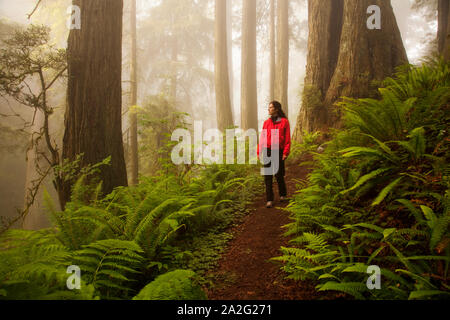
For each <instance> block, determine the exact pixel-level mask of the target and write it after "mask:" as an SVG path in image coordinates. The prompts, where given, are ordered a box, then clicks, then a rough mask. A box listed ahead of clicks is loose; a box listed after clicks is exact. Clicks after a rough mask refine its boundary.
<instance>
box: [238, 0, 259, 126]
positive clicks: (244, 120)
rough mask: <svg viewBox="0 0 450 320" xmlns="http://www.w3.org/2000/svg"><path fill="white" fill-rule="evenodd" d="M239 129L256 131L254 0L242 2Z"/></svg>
mask: <svg viewBox="0 0 450 320" xmlns="http://www.w3.org/2000/svg"><path fill="white" fill-rule="evenodd" d="M241 70H242V71H241V75H242V80H241V128H242V129H243V130H248V129H255V130H256V131H258V109H257V105H258V103H257V91H256V90H257V89H256V0H243V9H242V59H241Z"/></svg>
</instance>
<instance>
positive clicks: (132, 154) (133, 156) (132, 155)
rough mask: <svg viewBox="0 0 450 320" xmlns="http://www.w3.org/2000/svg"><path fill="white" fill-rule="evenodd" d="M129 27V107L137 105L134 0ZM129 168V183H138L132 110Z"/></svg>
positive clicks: (136, 139) (135, 129)
mask: <svg viewBox="0 0 450 320" xmlns="http://www.w3.org/2000/svg"><path fill="white" fill-rule="evenodd" d="M130 29H131V52H130V53H131V61H130V62H131V63H130V87H131V93H130V104H129V106H130V107H131V109H132V108H133V107H134V106H136V105H137V49H136V44H137V39H136V0H131V10H130ZM129 117H130V164H131V165H130V168H131V170H130V171H131V184H132V185H137V184H138V174H139V157H138V128H137V115H136V113H135V112H133V110H131V112H130V115H129Z"/></svg>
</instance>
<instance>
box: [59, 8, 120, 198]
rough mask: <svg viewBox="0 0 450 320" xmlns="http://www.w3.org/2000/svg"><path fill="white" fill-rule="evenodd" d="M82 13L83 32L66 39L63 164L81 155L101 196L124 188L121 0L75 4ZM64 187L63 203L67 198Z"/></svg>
mask: <svg viewBox="0 0 450 320" xmlns="http://www.w3.org/2000/svg"><path fill="white" fill-rule="evenodd" d="M73 4H74V5H77V6H78V7H79V8H80V9H81V29H79V30H77V29H73V30H71V31H70V34H69V39H68V47H67V54H68V76H69V80H68V90H67V101H68V104H67V110H66V117H65V127H66V130H65V132H64V139H63V159H69V160H70V161H73V160H75V159H76V156H77V155H79V154H84V155H83V158H82V162H81V165H82V166H85V165H88V164H95V163H98V162H101V161H102V160H104V159H105V158H107V157H109V156H111V164H110V165H109V166H102V167H101V172H100V178H101V180H102V181H103V191H104V193H110V192H111V191H112V190H113V189H114V187H117V186H126V185H127V172H126V168H125V159H124V151H123V142H122V121H121V117H122V115H121V105H122V88H121V77H122V76H121V70H122V14H123V1H122V0H95V1H90V0H73ZM70 187H71V186H70V185H69V184H66V185H65V187H64V192H63V193H64V200H65V201H68V200H69V198H70V192H71V190H70Z"/></svg>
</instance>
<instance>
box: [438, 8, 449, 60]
mask: <svg viewBox="0 0 450 320" xmlns="http://www.w3.org/2000/svg"><path fill="white" fill-rule="evenodd" d="M449 19H450V2H449V0H439V2H438V46H439V53H440V54H442V55H443V56H444V57H445V59H447V60H450V23H449V22H448V21H449Z"/></svg>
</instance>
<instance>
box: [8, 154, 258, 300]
mask: <svg viewBox="0 0 450 320" xmlns="http://www.w3.org/2000/svg"><path fill="white" fill-rule="evenodd" d="M107 163H108V159H106V160H105V161H104V162H102V163H99V164H96V165H93V166H90V167H89V168H87V169H86V170H84V171H82V172H78V171H77V169H76V168H77V163H76V162H75V163H66V164H64V165H63V166H61V168H60V170H62V171H64V172H66V173H67V175H66V176H67V177H69V178H70V177H71V178H72V179H75V178H76V179H77V182H76V183H75V184H74V185H73V187H72V196H71V202H69V203H67V205H66V208H65V210H64V211H63V212H60V211H58V210H56V209H55V206H54V205H53V202H52V200H51V199H50V197H49V195H48V194H47V193H45V202H46V206H47V212H48V213H49V214H50V216H51V219H52V221H53V223H54V227H53V228H51V229H48V230H42V231H36V232H27V231H22V230H10V231H8V233H6V234H5V235H3V236H2V238H1V239H0V244H1V247H0V256H1V258H2V259H1V261H0V285H1V288H2V291H0V297H3V298H6V299H47V298H48V299H96V298H101V299H127V298H131V297H133V296H134V295H135V294H136V293H137V292H139V291H140V290H141V289H142V284H145V283H149V282H150V281H152V280H154V279H155V278H157V277H158V276H159V275H161V274H162V273H165V272H171V271H173V270H177V269H191V270H194V271H195V272H196V273H198V274H199V275H200V274H201V275H205V274H206V272H207V271H208V270H210V268H212V267H213V266H214V264H215V263H216V261H217V260H218V258H219V255H220V252H222V251H223V248H224V247H225V244H226V242H227V241H228V240H229V239H230V238H231V235H229V234H227V233H225V232H224V231H225V229H226V228H227V227H228V226H230V225H232V224H233V223H235V222H236V220H237V219H239V218H241V217H242V216H243V214H245V206H246V204H247V203H248V202H249V200H250V199H252V198H253V196H254V194H255V192H254V190H256V189H258V188H260V187H261V186H260V180H259V179H260V176H259V175H258V171H257V170H256V168H255V167H251V166H241V165H239V166H238V165H210V166H206V167H203V166H196V167H193V168H192V171H190V172H189V173H188V174H184V175H183V176H177V175H176V171H174V172H170V173H169V174H166V173H162V174H160V175H157V176H152V177H141V183H140V184H139V185H137V186H134V187H119V188H116V189H115V190H114V191H113V192H112V193H111V194H109V195H106V196H103V195H102V194H101V192H100V191H101V181H97V180H95V179H93V178H92V177H94V176H95V173H96V171H97V170H98V169H99V167H100V166H102V165H105V164H107ZM71 265H78V266H79V267H80V269H81V278H82V283H81V290H73V291H70V290H68V289H67V287H66V280H67V278H68V274H67V272H66V270H67V267H68V266H71ZM181 278H182V277H181ZM181 278H180V279H181ZM186 279H187V278H186ZM180 281H181V282H183V281H185V280H180ZM186 281H187V280H186ZM196 282H197V283H202V284H207V283H208V282H207V281H206V280H205V279H204V278H201V277H197V278H196ZM195 290H197V289H195ZM193 292H197V291H193ZM197 293H198V292H197ZM196 297H197V298H198V297H199V296H196Z"/></svg>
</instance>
